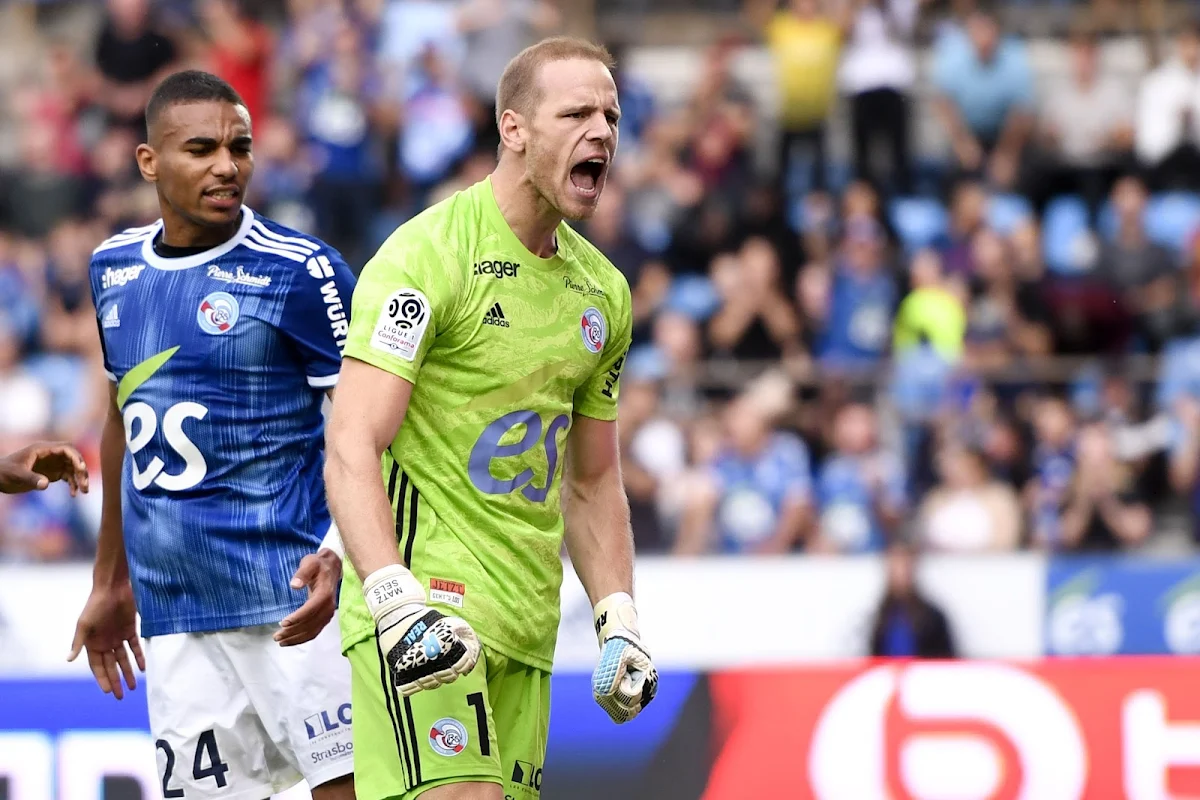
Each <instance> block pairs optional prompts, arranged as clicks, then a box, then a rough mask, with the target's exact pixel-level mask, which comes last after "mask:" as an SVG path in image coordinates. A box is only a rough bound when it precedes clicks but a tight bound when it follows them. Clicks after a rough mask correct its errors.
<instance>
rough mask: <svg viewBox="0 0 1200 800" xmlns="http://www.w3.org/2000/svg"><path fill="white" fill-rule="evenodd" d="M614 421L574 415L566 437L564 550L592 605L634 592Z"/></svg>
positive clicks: (630, 535) (630, 541) (630, 537)
mask: <svg viewBox="0 0 1200 800" xmlns="http://www.w3.org/2000/svg"><path fill="white" fill-rule="evenodd" d="M618 448H619V445H618V444H617V423H616V422H615V421H614V422H606V421H602V420H597V419H592V418H590V417H585V416H582V415H580V414H576V415H575V418H574V421H573V422H572V424H571V434H570V438H569V439H568V441H567V463H566V471H565V476H564V481H563V521H564V524H565V526H566V541H567V551H568V553H570V556H571V564H572V565H573V566H574V567H575V571H576V572H577V573H578V574H579V580H580V581H581V582H582V583H583V588H584V589H586V590H587V593H588V599H589V600H591V602H592V605H595V604H596V603H598V602H600V600H601V599H603V598H604V597H607V596H608V595H610V594H614V593H616V592H625V593H626V594H629V595H632V594H633V533H632V531H631V529H630V526H629V500H628V498H627V497H626V496H625V487H624V484H623V483H622V481H621V461H620V452H619V449H618Z"/></svg>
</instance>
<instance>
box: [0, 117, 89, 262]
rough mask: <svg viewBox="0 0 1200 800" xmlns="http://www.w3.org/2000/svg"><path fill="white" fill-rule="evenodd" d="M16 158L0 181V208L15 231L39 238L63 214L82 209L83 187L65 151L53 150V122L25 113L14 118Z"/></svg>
mask: <svg viewBox="0 0 1200 800" xmlns="http://www.w3.org/2000/svg"><path fill="white" fill-rule="evenodd" d="M18 126H19V127H18V156H19V160H18V163H17V165H16V166H15V168H14V170H13V171H12V173H11V174H9V175H6V176H4V177H5V180H3V182H2V183H0V198H2V203H0V208H2V212H3V214H4V216H5V217H7V218H8V221H9V222H8V227H10V228H11V229H12V230H13V231H14V232H15V233H17V234H19V235H21V236H24V237H27V238H30V239H41V238H42V237H44V236H46V235H47V234H48V233H49V232H50V230H51V229H52V228H53V227H54V225H55V223H56V222H58V220H60V219H62V218H63V217H69V216H73V215H75V214H77V213H79V212H80V211H81V210H82V207H83V203H84V201H85V199H86V193H85V191H86V187H85V184H84V181H83V178H82V176H80V175H79V174H77V173H76V172H75V171H74V167H73V162H72V159H71V157H70V153H69V152H63V151H59V150H56V149H55V148H56V145H57V143H58V141H59V140H58V138H57V136H56V128H55V124H54V123H53V122H52V121H51V120H48V119H46V118H42V117H38V116H27V117H26V118H24V119H21V120H19V121H18Z"/></svg>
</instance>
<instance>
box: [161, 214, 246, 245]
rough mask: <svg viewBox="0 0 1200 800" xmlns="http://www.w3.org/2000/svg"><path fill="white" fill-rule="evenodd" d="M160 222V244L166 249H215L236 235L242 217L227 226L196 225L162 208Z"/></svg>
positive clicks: (239, 215) (239, 216)
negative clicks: (165, 246) (161, 221)
mask: <svg viewBox="0 0 1200 800" xmlns="http://www.w3.org/2000/svg"><path fill="white" fill-rule="evenodd" d="M162 220H163V229H162V243H163V244H165V245H167V246H168V247H189V248H195V247H217V246H218V245H222V244H225V242H228V241H229V240H230V239H232V238H233V237H234V236H235V235H236V234H237V232H238V228H239V227H241V224H242V215H241V214H240V213H239V214H238V216H237V218H236V219H235V220H234V221H233V222H231V223H229V224H228V225H197V224H196V223H194V222H192V221H191V220H188V219H185V218H184V217H181V216H179V215H178V214H173V213H171V210H170V209H168V208H164V209H163V217H162Z"/></svg>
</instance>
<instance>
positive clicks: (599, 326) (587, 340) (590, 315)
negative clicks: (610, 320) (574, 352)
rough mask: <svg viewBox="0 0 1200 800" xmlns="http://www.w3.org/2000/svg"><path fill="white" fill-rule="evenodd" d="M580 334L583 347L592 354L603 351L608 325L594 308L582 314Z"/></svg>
mask: <svg viewBox="0 0 1200 800" xmlns="http://www.w3.org/2000/svg"><path fill="white" fill-rule="evenodd" d="M580 325H581V329H580V334H581V335H582V336H583V346H584V347H586V348H587V349H588V350H589V351H591V352H593V353H599V352H600V351H601V350H603V349H604V340H605V339H607V338H608V324H607V323H606V322H605V321H604V315H603V314H601V313H600V311H599V309H597V308H596V307H595V306H592V307H590V308H588V310H587V311H584V312H583V317H582V319H580Z"/></svg>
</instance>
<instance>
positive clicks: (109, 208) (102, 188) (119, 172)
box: [88, 128, 158, 245]
mask: <svg viewBox="0 0 1200 800" xmlns="http://www.w3.org/2000/svg"><path fill="white" fill-rule="evenodd" d="M138 144H139V142H138V140H137V138H136V137H134V135H133V134H132V133H131V132H130V131H129V130H128V129H125V128H110V129H108V130H107V131H106V132H105V133H104V135H103V136H102V137H101V138H100V140H99V141H98V142H97V143H96V144H95V146H94V147H93V148H92V151H91V153H90V154H89V155H90V167H91V175H90V180H89V185H88V195H89V198H90V205H91V207H92V209H93V211H94V212H95V214H96V215H97V216H98V217H99V219H100V222H101V224H103V225H104V227H105V228H106V231H105V233H107V232H108V231H112V230H121V229H124V228H127V227H134V226H137V225H143V224H148V223H149V222H151V221H153V220H154V219H156V218H157V216H158V215H157V207H155V208H154V213H153V215H152V216H150V217H149V219H147V216H148V215H146V214H144V213H143V211H142V209H143V208H145V207H146V198H149V199H150V200H151V201H152V200H153V199H154V189H153V187H150V186H148V185H147V184H146V183H145V182H144V181H143V180H142V176H141V175H140V174H139V173H138V171H137V167H136V162H134V160H133V159H131V158H130V157H129V154H130V153H132V152H133V151H134V150H135V149H136V148H137V146H138ZM94 244H95V242H93V245H94Z"/></svg>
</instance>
